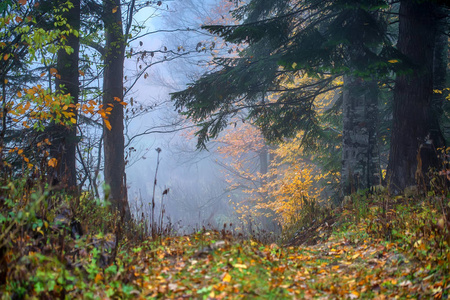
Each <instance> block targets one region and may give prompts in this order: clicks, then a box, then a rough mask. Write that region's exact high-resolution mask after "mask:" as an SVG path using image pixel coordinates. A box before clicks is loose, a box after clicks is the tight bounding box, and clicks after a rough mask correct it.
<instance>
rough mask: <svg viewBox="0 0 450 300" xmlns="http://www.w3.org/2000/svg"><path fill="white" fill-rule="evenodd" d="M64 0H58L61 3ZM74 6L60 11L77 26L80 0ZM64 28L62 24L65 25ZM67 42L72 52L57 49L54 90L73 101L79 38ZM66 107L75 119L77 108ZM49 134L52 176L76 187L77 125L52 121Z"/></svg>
mask: <svg viewBox="0 0 450 300" xmlns="http://www.w3.org/2000/svg"><path fill="white" fill-rule="evenodd" d="M65 3H66V2H65V1H59V2H58V4H59V5H61V6H63V5H64V4H65ZM71 3H72V4H73V7H72V8H70V9H69V10H68V11H66V12H64V13H63V14H62V17H63V18H65V19H66V20H67V24H68V25H70V27H71V28H72V29H74V30H77V31H79V30H80V22H81V21H80V0H71ZM64 29H67V28H65V26H64ZM65 45H66V46H69V47H71V48H72V49H73V53H70V54H69V53H67V52H66V50H64V49H59V50H58V59H57V67H56V68H57V70H58V73H57V76H56V79H55V85H56V94H62V95H67V94H69V95H70V96H71V97H72V103H73V104H77V103H78V97H79V90H80V87H79V79H78V61H79V58H78V53H79V49H80V39H79V37H78V36H75V35H74V34H73V33H72V34H69V35H68V36H67V39H66V43H65ZM69 111H71V112H73V113H75V116H74V118H75V120H77V110H76V109H75V108H69ZM50 132H51V137H52V146H51V155H52V156H53V157H55V158H57V159H58V160H59V161H58V166H57V167H56V168H55V170H54V174H53V180H56V181H57V182H59V183H62V184H63V185H64V186H65V187H67V188H69V190H73V191H74V190H75V189H76V185H77V178H76V175H77V173H76V146H77V143H78V138H77V127H76V125H73V126H71V127H67V126H64V125H61V124H54V125H53V126H51V128H50Z"/></svg>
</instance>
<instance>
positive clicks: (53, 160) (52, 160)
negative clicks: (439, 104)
mask: <svg viewBox="0 0 450 300" xmlns="http://www.w3.org/2000/svg"><path fill="white" fill-rule="evenodd" d="M57 164H58V160H57V159H56V158H52V159H50V160H49V161H48V166H49V167H52V168H54V167H56V165H57Z"/></svg>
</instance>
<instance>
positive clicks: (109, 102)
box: [103, 0, 134, 219]
mask: <svg viewBox="0 0 450 300" xmlns="http://www.w3.org/2000/svg"><path fill="white" fill-rule="evenodd" d="M133 1H134V0H133ZM103 22H104V26H105V34H106V44H105V57H104V63H105V70H104V73H103V105H104V107H105V108H106V109H108V107H109V108H112V109H111V110H110V114H109V116H108V121H109V123H106V122H105V129H104V156H105V169H104V176H105V183H106V184H108V185H109V187H110V194H109V200H110V201H111V202H112V204H113V207H115V208H117V209H118V210H119V212H121V213H123V214H124V216H125V218H126V219H128V218H130V209H129V206H128V200H127V187H126V177H125V153H124V144H125V140H124V135H123V130H124V125H123V122H124V111H123V105H122V104H121V103H122V102H123V87H124V86H123V67H124V60H125V46H126V37H125V35H124V33H123V27H122V10H121V4H120V0H104V1H103Z"/></svg>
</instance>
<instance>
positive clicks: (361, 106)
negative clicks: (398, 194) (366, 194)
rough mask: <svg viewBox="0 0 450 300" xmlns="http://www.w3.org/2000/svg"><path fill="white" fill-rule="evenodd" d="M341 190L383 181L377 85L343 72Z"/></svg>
mask: <svg viewBox="0 0 450 300" xmlns="http://www.w3.org/2000/svg"><path fill="white" fill-rule="evenodd" d="M342 106H343V111H342V112H343V140H342V174H341V176H342V192H343V194H344V195H349V194H351V193H353V192H356V191H357V190H359V189H368V188H370V187H371V186H373V185H377V184H379V183H380V174H379V172H378V169H379V168H378V167H377V161H378V158H377V125H378V86H377V83H376V82H375V81H372V80H368V81H365V80H364V79H362V78H358V77H354V76H352V75H348V76H344V91H343V105H342Z"/></svg>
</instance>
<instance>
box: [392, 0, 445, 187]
mask: <svg viewBox="0 0 450 300" xmlns="http://www.w3.org/2000/svg"><path fill="white" fill-rule="evenodd" d="M399 13H400V16H399V21H400V23H399V39H398V44H397V47H398V50H400V51H401V52H402V53H403V54H404V55H405V56H406V57H407V58H408V59H409V60H410V62H411V63H412V70H411V72H409V73H406V74H405V73H402V74H398V75H397V78H396V81H395V88H394V111H393V128H392V136H391V148H390V152H389V165H388V178H387V179H388V182H389V188H390V190H391V191H392V192H393V193H398V192H401V191H403V190H404V189H405V187H408V186H411V185H415V184H416V183H418V184H419V185H420V186H424V185H425V183H426V182H427V176H426V173H427V172H428V170H429V168H430V167H438V166H439V160H438V156H437V152H436V148H439V147H442V146H443V145H444V139H443V137H442V133H441V131H440V127H439V123H438V119H437V116H436V115H435V114H434V112H433V109H432V105H431V103H432V95H433V54H434V48H435V41H436V26H437V21H436V7H435V4H433V3H432V2H431V1H411V0H402V1H400V11H399Z"/></svg>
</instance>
